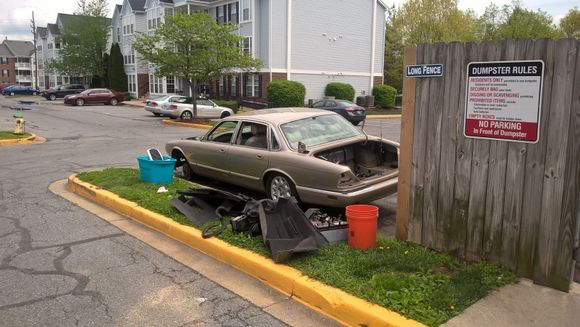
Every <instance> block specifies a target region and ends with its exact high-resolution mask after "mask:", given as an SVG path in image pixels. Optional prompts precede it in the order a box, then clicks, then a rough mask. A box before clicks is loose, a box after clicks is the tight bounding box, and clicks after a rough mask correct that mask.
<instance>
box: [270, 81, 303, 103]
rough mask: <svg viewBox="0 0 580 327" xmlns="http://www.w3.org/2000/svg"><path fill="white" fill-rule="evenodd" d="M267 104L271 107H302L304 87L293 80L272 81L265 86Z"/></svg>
mask: <svg viewBox="0 0 580 327" xmlns="http://www.w3.org/2000/svg"><path fill="white" fill-rule="evenodd" d="M266 90H267V92H268V104H269V106H270V107H271V108H279V107H303V106H304V98H305V97H306V88H305V87H304V85H303V84H302V83H299V82H295V81H284V80H278V81H272V82H270V83H268V86H267V87H266Z"/></svg>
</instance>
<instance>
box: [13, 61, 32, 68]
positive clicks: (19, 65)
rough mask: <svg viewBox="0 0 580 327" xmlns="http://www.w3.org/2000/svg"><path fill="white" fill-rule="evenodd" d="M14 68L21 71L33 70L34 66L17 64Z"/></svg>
mask: <svg viewBox="0 0 580 327" xmlns="http://www.w3.org/2000/svg"><path fill="white" fill-rule="evenodd" d="M14 68H16V69H20V70H31V69H32V65H31V64H30V63H29V62H17V63H15V64H14Z"/></svg>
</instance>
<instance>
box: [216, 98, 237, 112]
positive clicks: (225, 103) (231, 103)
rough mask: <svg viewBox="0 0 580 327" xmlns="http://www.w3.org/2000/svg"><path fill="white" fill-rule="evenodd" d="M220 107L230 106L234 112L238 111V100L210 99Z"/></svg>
mask: <svg viewBox="0 0 580 327" xmlns="http://www.w3.org/2000/svg"><path fill="white" fill-rule="evenodd" d="M212 101H213V102H215V104H217V105H218V106H220V107H226V108H230V109H232V110H233V111H234V113H237V112H238V102H237V101H236V100H217V99H215V100H212Z"/></svg>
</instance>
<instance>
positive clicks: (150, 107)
mask: <svg viewBox="0 0 580 327" xmlns="http://www.w3.org/2000/svg"><path fill="white" fill-rule="evenodd" d="M186 98H187V97H185V96H183V95H172V94H169V95H159V96H155V97H151V98H149V99H147V100H145V110H146V111H149V112H150V113H152V114H153V115H155V117H159V116H161V115H163V110H162V107H163V106H164V105H166V104H167V103H175V102H179V101H181V100H183V99H186Z"/></svg>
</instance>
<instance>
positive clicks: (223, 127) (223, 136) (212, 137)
mask: <svg viewBox="0 0 580 327" xmlns="http://www.w3.org/2000/svg"><path fill="white" fill-rule="evenodd" d="M237 125H238V122H237V121H225V122H222V123H220V124H219V125H217V126H216V127H215V128H214V129H213V130H212V131H211V132H209V134H208V135H207V136H206V137H205V139H206V140H207V141H211V142H220V143H230V141H231V139H232V135H234V131H235V130H236V126H237Z"/></svg>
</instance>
